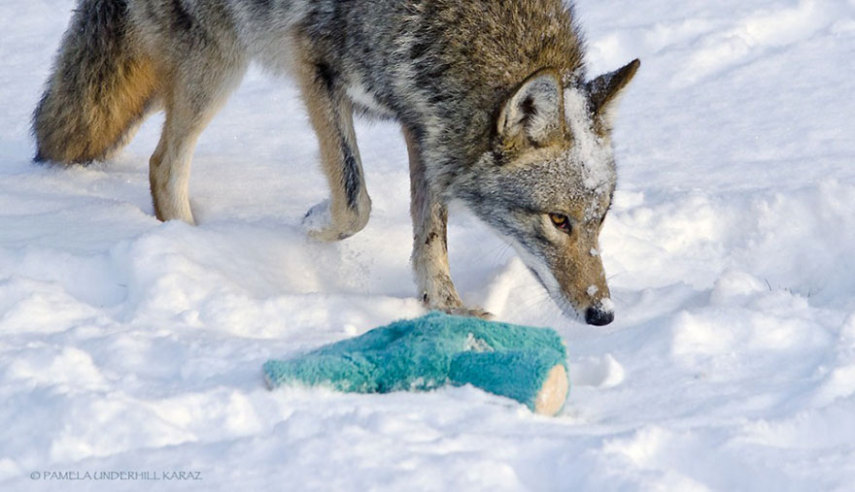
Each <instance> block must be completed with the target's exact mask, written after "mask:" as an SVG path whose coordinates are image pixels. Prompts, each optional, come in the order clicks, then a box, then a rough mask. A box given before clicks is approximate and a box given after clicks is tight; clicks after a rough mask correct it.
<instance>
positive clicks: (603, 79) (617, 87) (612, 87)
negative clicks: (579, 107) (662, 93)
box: [587, 58, 641, 116]
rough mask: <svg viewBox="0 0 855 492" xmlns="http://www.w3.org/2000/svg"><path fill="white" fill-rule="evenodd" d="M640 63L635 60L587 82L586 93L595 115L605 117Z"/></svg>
mask: <svg viewBox="0 0 855 492" xmlns="http://www.w3.org/2000/svg"><path fill="white" fill-rule="evenodd" d="M640 66H641V62H640V61H639V60H638V58H636V59H635V60H632V61H631V62H629V63H627V64H626V65H625V66H623V67H622V68H619V69H617V70H615V71H614V72H611V73H607V74H604V75H600V76H599V77H597V78H595V79H594V80H592V81H590V82H588V84H587V87H588V93H589V94H590V97H591V106H592V108H593V110H594V113H595V114H599V115H601V116H607V115H608V113H609V111H610V110H611V108H612V106H613V103H614V102H615V101H616V100H617V97H618V96H619V95H620V93H621V92H622V91H623V89H624V87H626V85H627V84H629V81H630V80H632V78H633V77H634V76H635V72H637V71H638V67H640Z"/></svg>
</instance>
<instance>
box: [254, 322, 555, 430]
mask: <svg viewBox="0 0 855 492" xmlns="http://www.w3.org/2000/svg"><path fill="white" fill-rule="evenodd" d="M264 374H265V377H266V379H267V383H268V385H269V386H270V387H271V388H275V387H277V386H280V385H283V384H291V383H299V384H305V385H310V386H314V385H324V386H329V387H332V388H334V389H336V390H339V391H345V392H356V393H387V392H391V391H428V390H432V389H435V388H438V387H440V386H443V385H445V384H448V383H450V384H453V385H456V386H461V385H465V384H471V385H473V386H476V387H478V388H481V389H483V390H485V391H489V392H491V393H495V394H497V395H502V396H506V397H509V398H513V399H514V400H517V401H519V402H521V403H523V404H525V405H526V406H528V407H529V408H530V409H531V410H532V411H534V412H537V413H541V414H546V415H555V414H556V413H558V411H560V410H561V408H562V407H563V405H564V400H565V399H566V397H567V393H568V391H569V382H568V378H567V365H566V351H565V348H564V344H563V343H562V341H561V338H560V337H559V336H558V334H557V333H555V331H553V330H551V329H548V328H532V327H527V326H519V325H512V324H508V323H499V322H493V321H485V320H482V319H477V318H465V317H460V316H450V315H446V314H442V313H438V312H433V313H430V314H428V315H426V316H422V317H420V318H417V319H413V320H402V321H397V322H394V323H392V324H390V325H387V326H384V327H381V328H376V329H374V330H371V331H369V332H367V333H365V334H364V335H362V336H359V337H356V338H352V339H349V340H344V341H341V342H338V343H334V344H332V345H327V346H324V347H321V348H319V349H317V350H314V351H312V352H309V353H307V354H305V355H302V356H300V357H297V358H294V359H290V360H285V361H279V360H271V361H268V362H267V363H266V364H264Z"/></svg>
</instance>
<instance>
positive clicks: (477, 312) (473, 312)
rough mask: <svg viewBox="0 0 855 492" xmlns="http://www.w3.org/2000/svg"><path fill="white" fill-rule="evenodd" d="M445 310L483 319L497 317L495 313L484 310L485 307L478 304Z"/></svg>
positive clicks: (458, 314) (457, 314)
mask: <svg viewBox="0 0 855 492" xmlns="http://www.w3.org/2000/svg"><path fill="white" fill-rule="evenodd" d="M444 311H445V312H446V313H448V314H453V315H455V316H468V317H470V318H481V319H485V320H487V321H489V320H491V319H493V318H495V316H493V313H490V312H488V311H484V310H483V309H481V308H479V307H477V306H476V307H466V306H460V307H458V308H454V309H451V310H444Z"/></svg>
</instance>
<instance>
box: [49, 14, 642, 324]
mask: <svg viewBox="0 0 855 492" xmlns="http://www.w3.org/2000/svg"><path fill="white" fill-rule="evenodd" d="M251 61H257V62H259V63H260V64H261V65H263V66H264V67H266V68H268V69H270V70H271V71H272V72H274V73H288V74H291V75H293V76H294V77H295V78H296V81H297V83H298V86H299V88H300V91H301V93H302V96H303V99H304V101H305V103H306V107H307V109H308V113H309V119H310V122H311V124H312V126H313V128H314V130H315V132H316V134H317V136H318V140H319V143H320V161H321V166H322V168H323V170H324V173H325V174H326V176H327V181H328V184H329V188H330V199H329V200H326V201H324V202H322V203H321V204H318V205H316V206H314V207H312V208H311V209H310V211H309V214H307V217H306V220H305V221H304V224H305V225H306V227H307V229H308V233H309V235H311V236H312V237H314V238H316V239H319V240H325V241H333V240H341V239H344V238H347V237H349V236H351V235H353V234H355V233H357V232H359V231H360V230H361V229H362V228H363V227H365V225H366V223H367V221H368V217H369V214H370V211H371V199H370V198H369V196H368V189H367V187H366V181H365V175H364V172H363V168H362V163H361V160H360V155H359V149H358V147H357V145H356V133H355V132H354V129H353V114H354V113H359V114H364V115H368V116H374V117H379V118H386V119H394V120H397V121H399V122H400V123H401V126H402V129H403V133H404V136H405V138H406V141H407V147H408V151H409V161H410V162H409V167H410V180H411V187H412V190H411V191H412V194H411V196H412V198H411V203H410V211H411V215H412V218H413V230H414V234H413V256H412V262H413V268H414V270H415V274H416V282H417V284H418V289H419V290H418V293H419V297H420V298H421V299H422V300H423V301H424V303H425V305H426V306H427V307H429V308H431V309H440V310H444V311H447V312H452V313H464V314H484V313H483V312H482V311H480V310H478V309H469V308H466V307H465V306H464V305H463V303H462V302H461V300H460V297H459V295H458V294H457V291H456V290H455V288H454V284H453V283H452V281H451V275H450V271H449V266H448V252H447V250H446V249H447V242H446V223H447V213H448V212H447V207H446V204H447V203H448V201H449V200H452V199H459V200H461V201H462V202H463V203H465V204H466V205H467V206H468V207H469V208H471V209H472V210H473V211H474V212H475V214H476V215H478V216H479V217H480V218H481V219H482V220H484V221H485V222H486V223H487V224H489V225H490V226H492V227H493V228H494V229H495V230H496V231H498V232H499V233H500V234H501V235H502V236H503V237H505V238H506V239H507V240H508V241H509V242H510V243H511V244H513V246H514V247H515V248H516V250H517V251H518V252H519V254H520V255H521V256H522V258H523V259H524V261H525V262H526V264H527V265H528V267H529V268H530V269H531V271H532V272H534V274H535V276H537V278H538V279H539V280H540V282H541V283H542V284H543V286H544V287H545V288H546V290H548V291H549V293H550V295H551V296H552V298H553V299H554V300H555V302H557V303H558V305H559V306H561V308H562V309H563V310H564V312H566V313H568V314H574V315H578V316H580V317H581V318H583V319H584V320H585V321H586V322H588V323H590V324H594V325H603V324H607V323H609V322H611V321H612V319H613V316H614V315H613V308H612V303H611V301H610V297H609V289H608V286H607V285H606V277H605V274H604V272H603V265H602V262H601V259H600V252H599V244H598V236H599V231H600V227H601V226H602V223H603V219H604V217H605V215H606V212H607V211H608V209H609V205H610V203H611V199H612V194H613V192H614V189H615V180H616V175H615V163H614V159H613V155H612V149H611V142H610V132H611V118H612V114H613V110H614V101H615V99H616V96H617V95H618V94H619V93H620V92H621V90H622V89H623V88H624V87H625V86H626V84H627V83H628V82H629V80H630V79H631V78H632V76H633V75H634V74H635V71H636V70H637V68H638V65H639V63H638V61H637V60H636V61H633V62H631V63H629V64H628V65H626V66H625V67H623V68H621V69H620V70H617V71H616V72H613V73H611V74H607V75H603V76H600V77H597V78H595V79H593V80H590V81H589V80H588V79H587V78H586V74H585V68H584V63H583V56H582V43H581V41H580V36H579V34H578V32H577V30H576V27H575V26H574V23H573V18H572V12H571V10H570V7H569V6H567V5H566V3H565V2H563V1H562V0H504V1H495V0H466V1H446V0H373V1H359V0H348V1H345V0H289V1H281V2H267V1H265V2H262V1H250V0H210V1H200V0H166V1H165V0H79V2H78V8H77V9H76V10H75V14H74V18H73V19H72V22H71V25H70V27H69V29H68V31H67V32H66V34H65V37H64V39H63V44H62V47H61V49H60V51H59V55H58V57H57V61H56V64H55V66H54V70H53V73H52V75H51V77H50V79H49V81H48V84H47V89H46V90H45V93H44V96H43V97H42V99H41V101H40V103H39V106H38V108H36V111H35V114H34V119H33V133H34V134H35V136H36V140H37V147H38V151H37V152H38V153H37V155H36V160H49V161H55V162H62V163H85V162H88V161H91V160H98V159H105V158H109V156H110V155H112V153H113V152H115V151H117V150H119V149H120V148H121V147H122V146H123V145H124V144H125V143H127V142H128V140H129V139H130V138H131V136H132V135H133V132H134V129H135V128H136V127H137V126H138V125H139V124H140V122H141V121H142V119H143V118H144V117H145V116H146V115H148V114H149V113H150V112H151V111H154V110H156V109H163V110H165V112H166V119H165V123H164V127H163V133H162V135H161V139H160V142H159V143H158V145H157V148H156V149H155V151H154V154H153V155H152V157H151V160H150V167H149V169H150V172H149V176H150V182H151V193H152V197H153V202H154V212H155V215H156V216H157V217H158V218H159V219H161V220H172V219H178V220H184V221H186V222H190V223H193V222H194V215H193V211H192V210H191V207H190V201H189V196H188V189H189V186H188V185H189V177H190V163H191V159H192V155H193V148H194V146H195V142H196V140H197V138H198V137H199V135H200V134H201V132H202V131H203V130H204V128H205V126H206V125H207V124H208V122H209V121H210V120H211V118H213V116H214V115H215V114H216V112H217V110H218V109H219V108H220V107H221V106H222V105H223V103H224V102H225V100H226V98H227V97H228V95H229V93H230V92H231V90H232V89H234V88H235V87H236V86H237V84H238V83H239V81H240V79H241V77H242V76H243V74H244V72H245V70H246V68H247V66H248V65H249V63H250V62H251ZM288 116H289V115H284V117H288Z"/></svg>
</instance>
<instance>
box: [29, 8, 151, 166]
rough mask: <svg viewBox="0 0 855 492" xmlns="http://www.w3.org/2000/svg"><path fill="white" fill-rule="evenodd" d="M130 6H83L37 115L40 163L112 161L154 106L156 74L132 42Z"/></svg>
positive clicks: (34, 119)
mask: <svg viewBox="0 0 855 492" xmlns="http://www.w3.org/2000/svg"><path fill="white" fill-rule="evenodd" d="M132 37H133V33H132V31H131V29H130V26H129V21H128V1H127V0H81V1H80V2H79V4H78V7H77V10H76V11H75V13H74V16H73V18H72V20H71V24H70V26H69V28H68V30H67V31H66V33H65V35H64V37H63V41H62V46H61V48H60V50H59V54H58V55H57V59H56V62H55V64H54V67H53V72H52V73H51V76H50V79H49V80H48V82H47V88H46V90H45V93H44V95H43V96H42V99H41V101H40V102H39V105H38V107H37V108H36V111H35V113H34V115H33V134H34V135H35V137H36V147H37V151H36V156H35V160H36V161H47V160H49V161H55V162H61V163H65V164H72V163H86V162H90V161H93V160H102V159H105V158H107V157H108V156H109V155H110V154H111V153H112V152H113V151H115V150H118V148H119V147H121V146H122V145H123V144H124V143H126V141H127V140H128V139H129V137H130V133H132V129H134V128H135V127H136V126H137V124H138V123H139V122H140V121H141V119H142V117H143V116H144V115H145V113H146V111H147V109H148V108H149V106H150V105H151V103H152V102H153V100H154V94H155V92H156V76H155V73H154V69H153V66H152V63H151V60H150V59H149V58H148V57H145V56H143V55H140V54H139V50H138V48H137V46H135V43H134V41H133V39H132Z"/></svg>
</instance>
